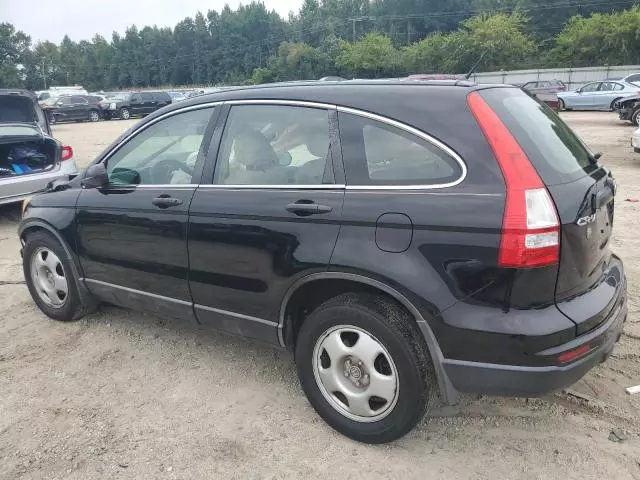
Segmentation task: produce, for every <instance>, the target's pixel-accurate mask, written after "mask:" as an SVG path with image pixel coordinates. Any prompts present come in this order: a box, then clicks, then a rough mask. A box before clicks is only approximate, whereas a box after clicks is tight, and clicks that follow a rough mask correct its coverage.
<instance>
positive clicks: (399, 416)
mask: <svg viewBox="0 0 640 480" xmlns="http://www.w3.org/2000/svg"><path fill="white" fill-rule="evenodd" d="M295 358H296V366H297V369H298V376H299V378H300V382H301V384H302V388H303V389H304V391H305V393H306V395H307V397H308V398H309V401H310V402H311V404H312V405H313V407H314V408H315V410H316V411H317V412H318V414H319V415H320V416H321V417H322V418H323V419H324V420H325V421H326V422H327V423H328V424H329V425H331V426H332V427H333V428H334V429H336V430H337V431H339V432H341V433H342V434H344V435H346V436H348V437H350V438H353V439H354V440H358V441H361V442H366V443H385V442H390V441H392V440H396V439H397V438H400V437H402V436H403V435H405V434H406V433H407V432H409V431H410V430H411V429H412V428H413V427H414V426H415V425H416V423H418V422H419V421H420V420H421V419H422V417H423V415H424V413H425V412H426V410H427V408H428V407H429V405H430V403H431V401H432V399H433V398H435V394H436V392H437V387H436V381H435V375H434V373H433V367H432V365H431V361H430V359H429V354H428V350H427V347H426V344H425V342H424V339H423V338H422V334H421V333H420V331H419V330H418V328H417V326H416V324H415V322H414V321H413V319H412V318H411V317H410V316H409V315H408V314H407V313H406V312H405V311H404V310H403V309H401V308H400V307H399V306H397V305H395V304H394V303H392V302H391V301H389V300H387V299H385V298H383V297H377V296H374V295H368V294H345V295H341V296H339V297H336V298H334V299H332V300H329V301H327V302H325V303H324V304H322V305H321V306H320V307H318V308H317V309H316V310H315V311H313V312H312V313H311V314H310V315H309V317H307V319H306V320H305V322H304V324H303V325H302V327H301V329H300V332H299V334H298V339H297V343H296V349H295Z"/></svg>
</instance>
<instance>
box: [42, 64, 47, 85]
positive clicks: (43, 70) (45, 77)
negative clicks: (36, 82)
mask: <svg viewBox="0 0 640 480" xmlns="http://www.w3.org/2000/svg"><path fill="white" fill-rule="evenodd" d="M42 79H43V80H44V89H45V90H46V89H47V71H46V70H45V69H44V58H43V59H42Z"/></svg>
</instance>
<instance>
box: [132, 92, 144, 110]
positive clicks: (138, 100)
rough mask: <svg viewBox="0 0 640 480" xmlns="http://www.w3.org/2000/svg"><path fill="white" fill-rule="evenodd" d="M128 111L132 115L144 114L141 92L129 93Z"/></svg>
mask: <svg viewBox="0 0 640 480" xmlns="http://www.w3.org/2000/svg"><path fill="white" fill-rule="evenodd" d="M129 111H130V112H131V114H132V115H142V114H144V101H143V100H142V94H141V93H133V94H132V95H131V105H130V106H129Z"/></svg>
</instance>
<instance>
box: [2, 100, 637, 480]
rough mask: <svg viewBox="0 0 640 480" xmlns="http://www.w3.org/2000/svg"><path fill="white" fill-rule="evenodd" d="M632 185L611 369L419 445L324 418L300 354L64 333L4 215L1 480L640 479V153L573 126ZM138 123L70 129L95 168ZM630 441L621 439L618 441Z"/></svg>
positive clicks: (107, 327) (122, 326)
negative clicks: (351, 431)
mask: <svg viewBox="0 0 640 480" xmlns="http://www.w3.org/2000/svg"><path fill="white" fill-rule="evenodd" d="M565 117H566V119H567V120H568V121H569V123H570V124H571V125H572V126H573V127H574V128H575V129H576V130H577V132H578V133H579V134H580V135H581V136H582V137H583V138H584V139H585V141H586V142H587V143H588V144H589V145H590V146H591V147H592V148H593V149H594V150H595V151H600V152H603V153H604V156H603V162H604V163H605V164H607V165H608V166H610V167H611V168H612V169H613V171H614V173H615V175H616V177H617V180H618V182H619V186H620V189H619V195H618V203H617V210H616V217H617V218H616V227H615V243H614V246H615V250H616V251H617V253H618V254H619V255H620V256H622V258H623V259H624V261H625V263H626V268H627V275H628V279H629V298H630V300H629V308H630V312H629V315H630V316H629V321H628V322H627V325H626V328H625V334H624V336H623V337H622V340H621V342H620V344H618V346H617V347H616V349H615V350H614V354H613V356H612V358H610V359H609V361H608V362H606V363H605V364H603V365H601V366H599V367H598V368H596V369H595V370H594V371H592V372H591V373H589V374H588V375H587V376H586V377H585V378H584V379H583V380H582V381H580V382H579V383H578V384H577V385H575V386H574V387H572V392H570V393H562V394H556V395H553V396H550V397H548V398H544V399H538V400H525V399H496V398H486V397H472V396H468V397H464V398H463V401H462V403H461V404H460V405H459V406H457V407H447V408H439V409H437V410H435V411H433V412H432V413H431V415H430V416H429V417H428V418H426V419H425V420H424V422H423V423H422V424H421V425H419V426H418V428H416V429H415V430H414V431H413V432H412V433H411V434H410V435H408V436H407V437H406V438H404V439H402V440H400V441H398V442H396V443H394V444H391V445H386V446H366V445H360V444H357V443H355V442H352V441H350V440H348V439H346V438H344V437H342V436H341V435H339V434H337V433H335V432H334V431H333V430H331V429H330V428H329V427H327V426H326V425H325V423H324V422H323V421H322V420H321V419H320V418H319V417H318V416H317V415H316V414H315V413H314V411H313V410H312V408H311V407H310V406H309V404H308V403H307V401H306V399H305V397H304V396H303V394H302V391H301V389H300V387H299V385H298V381H297V379H296V375H295V370H294V367H293V363H292V359H291V356H290V355H289V354H288V353H287V352H283V351H278V350H274V349H271V348H269V347H265V346H263V345H260V344H256V343H251V342H246V341H243V340H240V339H236V338H232V337H228V336H225V335H222V334H215V333H202V332H201V331H199V330H198V329H197V327H195V326H194V325H192V324H190V323H189V324H186V323H183V322H181V321H179V320H166V319H161V318H158V317H154V316H149V315H141V314H138V313H131V312H127V311H123V310H119V309H116V308H112V307H103V308H102V309H101V310H100V311H99V312H98V313H96V314H93V315H91V316H89V317H87V318H86V319H84V320H81V321H79V322H76V323H69V324H65V323H56V322H53V321H51V320H49V319H47V318H45V317H44V315H42V314H41V313H40V312H39V311H38V310H37V309H36V307H35V305H34V304H33V302H32V301H31V298H30V296H29V294H28V292H27V289H26V287H25V286H24V285H23V284H20V283H17V284H13V283H12V282H20V281H22V280H23V276H22V271H21V263H20V262H21V260H20V256H19V253H18V251H19V242H18V240H17V238H16V227H17V223H16V221H15V217H16V212H17V210H16V209H15V208H13V209H10V208H4V209H1V210H0V265H1V267H0V283H1V285H0V291H1V292H2V298H3V299H4V301H3V306H4V311H3V313H4V314H3V315H2V317H1V319H0V478H2V479H16V478H25V479H26V478H34V479H35V478H43V479H45V478H46V479H54V478H57V479H60V478H73V479H82V480H84V479H88V478H139V479H149V478H175V479H198V478H238V479H241V478H242V479H245V478H255V479H261V478H265V479H272V478H363V477H365V476H366V478H404V479H410V478H416V479H427V478H428V479H431V478H440V479H458V478H460V479H466V478H469V479H491V480H494V479H507V478H509V479H514V478H527V479H529V478H531V479H552V478H553V479H555V478H563V479H564V478H566V479H573V478H576V479H589V478H597V479H603V478H607V479H626V478H636V479H640V394H639V395H637V396H628V395H627V394H626V393H625V392H624V388H625V387H628V386H631V385H636V384H640V234H639V230H638V222H640V203H631V202H626V201H625V199H627V198H640V155H636V154H633V153H632V152H631V149H630V147H629V136H630V134H631V132H632V129H631V128H630V127H627V126H623V125H621V124H620V123H619V122H617V120H616V119H615V116H614V115H613V114H607V113H567V114H565ZM132 123H133V121H131V122H119V121H112V122H102V123H99V124H73V125H57V126H56V127H55V133H56V135H57V136H58V137H59V138H60V139H62V140H63V141H64V142H65V143H68V144H71V145H72V146H73V147H74V149H75V151H76V153H77V156H78V158H79V164H80V165H86V164H87V163H88V162H89V161H90V159H91V157H92V156H93V155H95V154H96V153H98V152H99V151H100V150H102V148H103V147H104V146H105V145H107V144H108V143H110V142H111V141H112V140H113V139H114V138H115V137H116V135H117V134H118V133H119V132H120V131H122V130H123V129H124V128H126V127H127V126H129V125H131V124H132ZM614 428H618V429H622V430H624V431H625V432H626V436H627V440H626V441H624V442H622V443H615V442H613V441H611V440H610V439H609V436H610V432H611V430H612V429H614Z"/></svg>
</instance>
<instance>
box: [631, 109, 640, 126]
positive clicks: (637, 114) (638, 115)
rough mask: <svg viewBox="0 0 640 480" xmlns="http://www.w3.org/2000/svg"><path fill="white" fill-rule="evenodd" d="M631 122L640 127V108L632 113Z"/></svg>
mask: <svg viewBox="0 0 640 480" xmlns="http://www.w3.org/2000/svg"><path fill="white" fill-rule="evenodd" d="M631 123H633V124H634V125H635V126H637V127H640V108H637V109H636V110H635V111H634V112H633V113H632V114H631Z"/></svg>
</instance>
